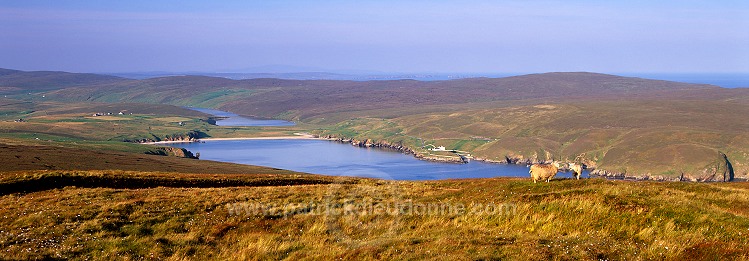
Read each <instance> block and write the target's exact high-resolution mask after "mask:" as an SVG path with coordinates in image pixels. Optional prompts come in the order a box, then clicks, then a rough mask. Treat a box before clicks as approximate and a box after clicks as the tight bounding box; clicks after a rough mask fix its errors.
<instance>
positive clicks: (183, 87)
mask: <svg viewBox="0 0 749 261" xmlns="http://www.w3.org/2000/svg"><path fill="white" fill-rule="evenodd" d="M709 89H719V87H717V86H712V85H703V84H686V83H677V82H669V81H660V80H648V79H641V78H633V77H621V76H615V75H606V74H596V73H585V72H572V73H544V74H531V75H523V76H514V77H505V78H470V79H459V80H448V81H415V80H391V81H337V80H282V79H272V78H263V79H247V80H231V79H226V78H221V77H208V76H169V77H159V78H151V79H144V80H123V79H121V78H118V79H117V80H112V81H111V82H104V83H94V84H88V85H83V84H81V85H80V86H71V87H68V88H57V89H53V90H52V91H51V92H49V93H47V96H48V97H50V98H52V99H59V100H70V101H85V100H90V101H100V102H122V101H128V102H145V103H167V104H174V105H190V106H204V107H213V108H221V109H226V110H230V111H233V112H237V113H241V114H247V115H258V116H264V117H280V115H283V117H285V118H287V119H304V118H308V117H312V116H315V115H321V114H326V113H335V112H342V111H361V110H373V109H387V108H391V107H414V106H424V105H447V104H466V103H475V102H489V101H512V100H528V99H569V98H576V97H620V96H622V95H643V94H648V93H663V92H680V91H685V90H709ZM250 97H251V98H250Z"/></svg>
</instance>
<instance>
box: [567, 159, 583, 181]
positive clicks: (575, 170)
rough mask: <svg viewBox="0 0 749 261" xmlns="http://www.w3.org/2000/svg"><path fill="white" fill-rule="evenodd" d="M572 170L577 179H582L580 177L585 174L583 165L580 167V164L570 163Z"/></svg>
mask: <svg viewBox="0 0 749 261" xmlns="http://www.w3.org/2000/svg"><path fill="white" fill-rule="evenodd" d="M570 170H572V174H573V175H575V178H576V179H580V175H582V174H583V165H582V164H580V165H578V164H575V163H574V162H573V163H570Z"/></svg>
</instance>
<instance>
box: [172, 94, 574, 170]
mask: <svg viewBox="0 0 749 261" xmlns="http://www.w3.org/2000/svg"><path fill="white" fill-rule="evenodd" d="M190 109H193V110H196V111H200V112H204V113H208V114H212V115H215V116H220V117H228V118H227V119H223V120H220V121H217V122H216V124H217V125H220V126H292V125H294V123H293V122H289V121H282V120H261V119H251V118H246V117H242V116H239V115H236V114H233V113H230V112H225V111H219V110H212V109H203V108H190ZM170 146H174V147H181V148H186V149H188V150H190V151H192V152H193V153H200V158H201V159H204V160H215V161H223V162H232V163H239V164H248V165H256V166H266V167H272V168H279V169H287V170H294V171H300V172H307V173H314V174H325V175H337V176H356V177H372V178H382V179H396V180H435V179H452V178H488V177H529V174H528V168H527V167H525V166H524V165H501V164H489V163H482V162H475V161H473V162H471V163H468V164H452V163H437V162H429V161H423V160H419V159H416V158H414V157H413V156H411V155H406V154H403V153H400V152H396V151H391V150H383V149H377V148H361V147H354V146H351V145H350V144H347V143H340V142H334V141H327V140H221V141H219V140H216V141H205V143H175V144H170ZM570 176H571V174H569V173H559V174H557V177H570ZM584 176H587V171H586V172H585V173H584Z"/></svg>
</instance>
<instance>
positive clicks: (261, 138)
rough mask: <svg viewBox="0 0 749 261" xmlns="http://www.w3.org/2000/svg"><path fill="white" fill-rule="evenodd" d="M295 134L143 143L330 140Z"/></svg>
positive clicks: (305, 134)
mask: <svg viewBox="0 0 749 261" xmlns="http://www.w3.org/2000/svg"><path fill="white" fill-rule="evenodd" d="M294 134H295V135H294V136H269V137H237V138H204V139H194V140H169V141H155V142H146V143H141V144H150V145H158V144H172V143H193V142H205V141H222V140H328V139H325V138H319V137H316V136H314V135H312V134H309V133H294Z"/></svg>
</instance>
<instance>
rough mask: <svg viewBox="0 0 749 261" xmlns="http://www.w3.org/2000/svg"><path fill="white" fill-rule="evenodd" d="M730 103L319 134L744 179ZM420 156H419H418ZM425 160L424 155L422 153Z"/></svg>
mask: <svg viewBox="0 0 749 261" xmlns="http://www.w3.org/2000/svg"><path fill="white" fill-rule="evenodd" d="M746 101H747V100H746V99H736V97H734V98H731V99H730V100H729V99H724V100H715V101H698V102H695V101H693V100H658V99H651V100H643V99H641V100H637V101H622V100H598V101H587V102H580V103H561V104H560V103H546V104H541V105H528V106H508V107H500V106H495V107H493V108H482V109H463V110H458V111H450V112H438V113H418V114H412V115H409V114H408V113H404V114H403V115H405V116H396V117H394V118H390V119H381V118H380V117H381V116H380V117H378V116H379V115H377V114H373V116H372V117H371V118H363V119H362V118H360V119H355V120H349V121H345V122H343V123H340V124H337V125H336V126H335V127H333V128H329V129H327V130H324V131H322V132H321V133H322V134H325V135H327V134H332V135H339V136H346V137H351V138H357V139H366V138H371V139H375V140H388V141H391V142H392V141H395V142H401V143H403V144H406V145H408V146H412V147H420V146H421V144H420V142H419V141H418V140H417V139H416V137H419V138H423V139H424V140H425V141H424V142H425V143H426V144H434V145H436V146H445V147H447V148H448V149H458V150H466V151H471V152H472V153H473V155H474V156H476V157H479V158H483V159H488V160H494V161H504V160H505V158H506V157H510V158H532V159H534V160H536V159H538V160H551V159H552V158H553V159H555V160H567V161H572V160H574V159H575V157H577V156H579V155H584V156H585V158H586V159H587V163H588V165H591V166H595V167H598V168H602V169H608V170H613V171H619V172H624V173H628V174H629V175H638V174H640V175H642V174H647V175H653V176H655V175H661V176H666V177H674V176H680V175H681V174H682V173H685V174H686V175H691V176H692V177H700V176H703V175H705V174H704V171H705V169H709V168H711V167H712V166H713V165H714V164H715V162H716V160H718V158H719V157H720V155H719V153H718V152H719V151H721V152H725V153H726V154H727V155H728V158H729V160H731V162H732V164H733V167H734V170H735V174H736V177H741V178H747V177H749V165H747V163H748V162H749V157H748V156H749V134H747V132H746V130H747V129H749V125H747V124H749V107H747V106H746V105H745V103H746ZM422 151H424V150H422ZM424 152H426V151H424Z"/></svg>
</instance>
